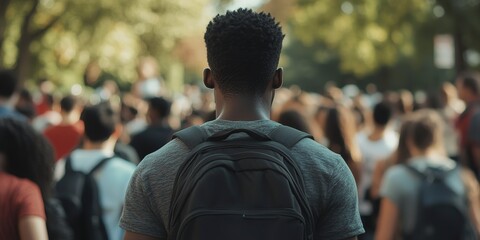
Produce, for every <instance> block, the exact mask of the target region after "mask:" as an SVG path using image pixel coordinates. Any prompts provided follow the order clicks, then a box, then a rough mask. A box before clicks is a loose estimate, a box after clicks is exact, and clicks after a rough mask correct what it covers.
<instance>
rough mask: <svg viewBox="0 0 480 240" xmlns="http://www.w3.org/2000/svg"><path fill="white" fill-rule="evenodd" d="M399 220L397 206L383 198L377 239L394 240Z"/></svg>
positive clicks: (376, 232) (376, 234) (376, 233)
mask: <svg viewBox="0 0 480 240" xmlns="http://www.w3.org/2000/svg"><path fill="white" fill-rule="evenodd" d="M397 219H398V208H397V206H396V205H395V203H394V202H392V201H391V200H390V199H388V198H383V199H382V203H381V206H380V216H379V218H378V224H377V230H376V231H375V239H376V240H390V239H394V236H395V233H396V226H397Z"/></svg>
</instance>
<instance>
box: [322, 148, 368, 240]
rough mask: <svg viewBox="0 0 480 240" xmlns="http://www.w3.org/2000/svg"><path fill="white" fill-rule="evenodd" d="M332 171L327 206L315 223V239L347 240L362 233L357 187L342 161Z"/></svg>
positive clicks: (339, 160)
mask: <svg viewBox="0 0 480 240" xmlns="http://www.w3.org/2000/svg"><path fill="white" fill-rule="evenodd" d="M338 158H339V159H338V164H337V166H336V168H335V169H332V174H333V175H332V177H331V179H330V184H329V187H328V191H327V192H326V193H325V194H328V198H327V205H326V209H325V211H324V213H323V214H324V215H323V216H322V220H321V221H320V222H318V223H317V228H316V232H317V234H316V238H317V239H332V240H333V239H347V238H351V237H355V236H358V235H360V234H362V233H364V232H365V231H364V229H363V225H362V221H361V219H360V212H359V210H358V195H357V186H356V184H355V180H354V178H353V175H352V172H351V171H350V169H349V168H348V166H347V164H346V163H345V161H344V160H343V159H341V158H340V157H338Z"/></svg>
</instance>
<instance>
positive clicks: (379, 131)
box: [368, 126, 386, 141]
mask: <svg viewBox="0 0 480 240" xmlns="http://www.w3.org/2000/svg"><path fill="white" fill-rule="evenodd" d="M385 129H386V127H380V126H375V127H374V128H373V131H372V132H371V133H370V135H368V139H369V140H370V141H378V140H380V139H382V138H383V135H384V133H385Z"/></svg>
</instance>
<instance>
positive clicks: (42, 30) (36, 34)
mask: <svg viewBox="0 0 480 240" xmlns="http://www.w3.org/2000/svg"><path fill="white" fill-rule="evenodd" d="M62 16H63V14H60V15H58V16H56V17H54V18H53V19H52V20H51V21H50V22H49V23H48V24H47V25H45V27H43V28H40V29H38V30H37V31H35V32H33V33H32V39H37V38H39V37H41V36H43V34H45V33H46V32H47V31H48V30H49V29H50V28H52V27H53V25H55V23H57V22H58V21H59V20H60V19H61V18H62Z"/></svg>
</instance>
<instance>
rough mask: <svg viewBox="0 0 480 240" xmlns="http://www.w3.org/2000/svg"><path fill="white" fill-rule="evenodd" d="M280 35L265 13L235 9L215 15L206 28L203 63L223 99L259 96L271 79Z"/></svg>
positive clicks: (273, 20) (275, 65)
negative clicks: (207, 66)
mask: <svg viewBox="0 0 480 240" xmlns="http://www.w3.org/2000/svg"><path fill="white" fill-rule="evenodd" d="M283 37H284V35H283V33H282V29H281V27H280V25H279V24H278V23H277V22H275V19H274V18H273V17H271V16H270V14H266V13H263V12H262V13H255V12H253V11H252V10H247V9H238V10H236V11H228V12H227V13H226V14H225V15H217V16H216V17H215V18H214V19H213V20H212V21H211V22H210V23H209V24H208V26H207V30H206V32H205V37H204V38H205V43H206V46H207V60H208V64H209V66H210V68H211V70H212V73H213V76H214V78H215V79H216V82H217V83H218V85H219V89H220V90H221V91H222V93H223V94H224V95H226V96H229V95H238V94H241V95H245V96H248V95H256V96H260V95H261V94H262V93H263V92H264V91H265V89H266V87H267V84H268V82H269V80H271V79H272V78H273V75H274V73H275V70H276V69H277V66H278V61H279V58H280V52H281V48H282V40H283Z"/></svg>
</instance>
